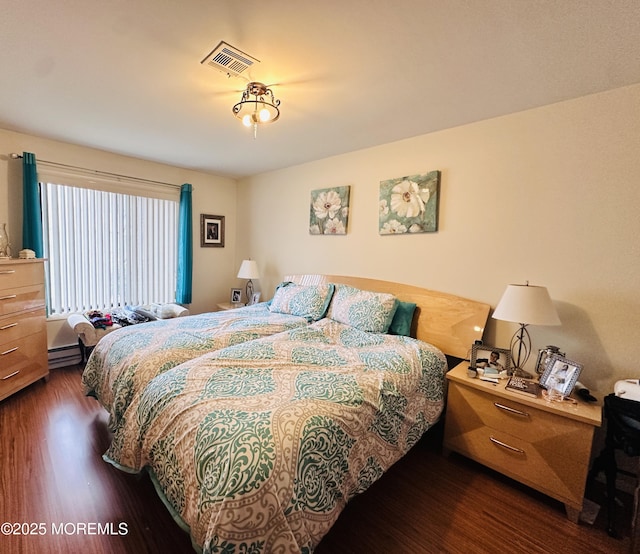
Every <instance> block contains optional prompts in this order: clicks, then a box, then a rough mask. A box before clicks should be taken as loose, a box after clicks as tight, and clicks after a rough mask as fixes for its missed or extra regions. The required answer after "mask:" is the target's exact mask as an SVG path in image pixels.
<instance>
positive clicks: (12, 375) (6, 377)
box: [2, 370, 20, 381]
mask: <svg viewBox="0 0 640 554" xmlns="http://www.w3.org/2000/svg"><path fill="white" fill-rule="evenodd" d="M18 373H20V370H18V371H14V372H13V373H9V375H6V376H5V377H3V378H2V380H3V381H5V380H6V379H10V378H11V377H14V376H16V375H18Z"/></svg>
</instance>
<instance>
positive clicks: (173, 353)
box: [82, 287, 330, 431]
mask: <svg viewBox="0 0 640 554" xmlns="http://www.w3.org/2000/svg"><path fill="white" fill-rule="evenodd" d="M329 291H330V288H329V287H327V288H326V295H327V297H328V295H329ZM314 301H316V302H317V303H318V307H316V308H315V311H313V310H311V311H309V312H307V313H303V314H301V315H291V314H282V313H274V312H271V311H270V310H269V309H268V306H267V304H266V303H260V304H256V305H253V306H246V307H242V308H237V309H234V310H227V311H221V312H211V313H205V314H199V315H193V316H185V317H180V318H175V319H166V320H157V321H151V322H147V323H143V324H140V325H132V326H128V327H123V328H121V329H118V330H117V331H114V332H112V333H109V334H108V335H106V336H104V337H103V338H102V340H100V342H98V344H97V345H96V346H95V348H94V349H93V352H92V353H91V356H90V357H89V360H88V362H87V365H86V366H85V369H84V371H83V375H82V382H83V386H84V390H85V393H86V394H87V395H89V396H93V397H95V398H96V399H97V400H98V401H99V402H100V404H101V405H102V406H103V407H104V408H105V409H106V410H107V411H108V412H109V423H108V425H109V429H110V430H111V431H115V430H116V429H117V427H118V426H119V425H121V424H122V420H123V419H124V418H125V417H126V414H127V411H128V408H129V405H130V403H131V402H132V401H133V399H135V398H136V396H137V394H138V393H139V392H140V391H141V390H142V389H143V388H144V387H145V386H146V385H147V383H148V382H149V381H150V380H151V379H153V378H154V377H156V376H157V375H159V374H160V373H162V372H164V371H167V370H168V369H171V368H172V367H174V366H176V365H179V364H181V363H183V362H185V361H188V360H190V359H192V358H195V357H198V356H201V355H203V354H206V353H207V352H212V351H214V350H217V349H219V348H224V347H226V346H229V345H233V344H238V343H241V342H244V341H247V340H254V339H256V338H259V337H264V336H268V335H271V334H275V333H279V332H281V331H286V330H288V329H294V328H296V327H301V326H306V325H307V324H308V323H309V321H311V320H313V319H314V317H315V315H314V314H315V313H319V311H320V310H323V309H324V308H323V302H326V301H327V300H326V298H322V297H320V296H319V297H318V298H316V299H314ZM309 305H311V304H309Z"/></svg>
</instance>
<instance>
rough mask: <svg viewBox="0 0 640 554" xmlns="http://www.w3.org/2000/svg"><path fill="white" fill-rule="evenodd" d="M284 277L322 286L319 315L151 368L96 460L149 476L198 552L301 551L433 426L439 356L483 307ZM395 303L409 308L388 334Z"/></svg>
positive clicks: (364, 285) (441, 376)
mask: <svg viewBox="0 0 640 554" xmlns="http://www.w3.org/2000/svg"><path fill="white" fill-rule="evenodd" d="M285 279H286V281H290V282H292V283H294V284H295V285H294V286H293V289H291V290H306V289H309V290H313V289H314V288H315V287H317V286H325V285H326V284H328V283H331V284H334V285H335V290H334V292H333V294H332V300H331V304H330V305H329V307H328V311H327V313H326V317H324V318H321V319H319V320H318V321H315V322H312V323H308V324H306V325H300V326H298V327H295V328H292V329H289V330H285V331H283V332H280V333H275V334H271V335H269V336H264V337H261V338H257V339H254V340H249V341H244V342H242V343H238V344H235V345H230V346H227V347H225V348H220V349H217V350H215V351H211V352H209V353H206V354H204V355H201V356H198V357H194V358H192V359H190V360H188V361H185V362H184V363H182V364H179V365H176V366H174V367H172V368H171V369H168V370H166V371H163V372H161V373H159V374H158V375H157V376H155V377H154V378H152V379H150V380H148V382H147V383H146V385H145V386H144V387H143V388H142V389H140V390H138V391H137V392H136V394H135V395H134V398H133V399H132V402H131V403H130V406H129V410H130V414H129V417H127V418H125V419H124V421H123V424H122V425H121V426H119V427H118V428H117V429H116V431H115V433H114V437H113V441H112V443H111V446H110V448H109V450H108V451H107V453H106V454H105V460H106V461H108V462H110V463H112V464H113V465H115V466H116V467H118V468H119V469H122V470H124V471H128V472H132V473H137V472H142V471H148V472H149V474H150V476H151V478H152V480H153V482H154V484H155V486H156V489H157V491H158V493H159V495H160V497H161V498H162V499H163V501H164V502H165V504H166V505H167V507H168V509H169V510H170V511H171V513H172V514H173V516H174V518H175V519H176V521H177V522H178V523H179V524H180V525H181V526H182V527H183V528H184V529H185V530H187V531H188V532H189V533H190V534H191V538H192V542H193V544H194V547H195V548H196V550H202V551H204V552H207V553H208V552H256V553H257V552H312V551H313V549H314V548H315V546H316V545H317V544H318V543H319V542H320V540H321V539H322V537H323V536H324V535H325V534H326V533H327V531H328V530H329V529H330V528H331V526H332V524H333V523H334V522H335V520H336V519H337V517H338V516H339V514H340V512H341V511H342V509H343V508H344V506H345V505H346V503H347V502H348V501H349V500H350V499H351V498H353V497H354V496H356V495H357V494H360V493H362V492H364V491H365V490H366V489H367V488H368V487H369V486H370V485H371V484H372V483H373V482H375V481H376V480H377V479H378V478H380V476H381V475H382V474H383V473H384V472H385V471H386V470H387V469H388V468H389V467H390V466H391V465H392V464H393V463H395V462H396V461H397V460H398V459H399V458H401V457H402V456H403V455H404V454H405V453H406V452H407V451H408V450H409V449H410V448H411V447H412V446H413V445H414V444H415V443H416V442H417V441H418V440H419V439H420V437H421V436H422V435H423V434H424V433H425V432H426V431H427V430H428V429H429V428H430V427H432V426H433V425H434V424H435V423H436V422H437V421H438V419H439V417H440V415H441V414H442V410H443V406H444V398H445V391H444V387H445V373H446V370H447V362H446V358H445V354H448V355H451V356H455V357H460V358H462V357H465V356H466V354H467V351H468V350H469V347H470V345H471V344H472V343H473V341H474V340H476V339H479V338H481V336H482V332H483V330H484V325H485V322H486V318H487V315H488V312H489V306H488V305H486V304H482V303H478V302H474V301H470V300H466V299H463V298H460V297H456V296H452V295H447V294H441V293H437V292H434V291H428V290H425V289H421V288H418V287H411V286H406V285H398V284H395V283H390V282H385V281H376V280H370V279H359V278H348V277H338V276H320V275H316V276H309V275H291V276H288V277H286V278H285ZM296 287H297V289H296ZM285 292H286V289H285ZM391 295H393V296H391ZM279 296H281V295H279V291H276V296H275V297H274V299H273V304H272V305H271V306H270V308H269V309H273V306H274V304H275V305H276V306H277V305H278V298H279ZM389 298H391V300H389ZM398 304H402V305H403V309H404V308H408V312H407V313H405V314H404V316H403V317H404V327H403V328H402V329H403V330H402V333H401V334H390V333H389V332H388V328H389V325H390V324H392V320H393V321H395V319H396V315H397V312H398V311H399V308H398ZM363 306H364V307H363ZM412 306H413V308H412ZM289 307H290V306H286V303H285V308H287V309H288V308H289ZM388 307H389V309H387V308H388ZM285 311H287V310H286V309H285ZM389 311H391V312H395V314H390V313H389ZM385 325H386V328H385ZM383 328H384V331H383V330H382V329H383ZM397 329H398V328H396V329H395V330H394V332H396V331H397ZM408 335H412V336H408Z"/></svg>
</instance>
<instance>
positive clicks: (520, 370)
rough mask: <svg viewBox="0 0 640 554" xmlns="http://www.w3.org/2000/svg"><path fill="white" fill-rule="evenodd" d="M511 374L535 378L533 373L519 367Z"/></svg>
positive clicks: (524, 377)
mask: <svg viewBox="0 0 640 554" xmlns="http://www.w3.org/2000/svg"><path fill="white" fill-rule="evenodd" d="M511 375H515V376H516V377H522V378H523V379H533V375H532V374H531V373H529V372H528V371H525V370H524V369H522V368H519V367H515V368H513V371H512V372H511Z"/></svg>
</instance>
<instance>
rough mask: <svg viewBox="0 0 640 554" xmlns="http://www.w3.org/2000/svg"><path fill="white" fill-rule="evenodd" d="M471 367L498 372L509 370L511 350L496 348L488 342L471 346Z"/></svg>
mask: <svg viewBox="0 0 640 554" xmlns="http://www.w3.org/2000/svg"><path fill="white" fill-rule="evenodd" d="M470 361H471V364H470V365H471V367H472V368H473V369H484V370H485V371H486V370H487V369H488V370H495V371H496V372H498V373H500V372H501V371H506V372H507V373H509V371H510V370H511V350H508V349H506V348H496V347H495V346H489V345H488V344H474V345H472V346H471V360H470Z"/></svg>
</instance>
